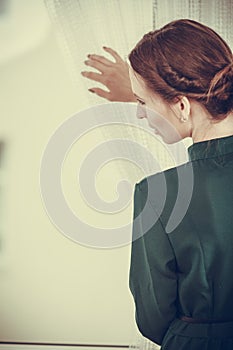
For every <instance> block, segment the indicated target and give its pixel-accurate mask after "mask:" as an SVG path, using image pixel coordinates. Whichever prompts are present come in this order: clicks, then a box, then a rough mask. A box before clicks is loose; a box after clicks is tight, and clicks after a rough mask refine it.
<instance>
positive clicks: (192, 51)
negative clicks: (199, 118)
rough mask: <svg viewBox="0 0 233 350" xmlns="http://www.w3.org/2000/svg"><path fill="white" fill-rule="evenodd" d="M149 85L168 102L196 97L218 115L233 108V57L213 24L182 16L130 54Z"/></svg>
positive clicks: (214, 116) (219, 116)
mask: <svg viewBox="0 0 233 350" xmlns="http://www.w3.org/2000/svg"><path fill="white" fill-rule="evenodd" d="M128 57H129V61H130V64H131V66H132V68H133V69H134V71H135V72H137V73H138V74H139V75H140V76H141V77H142V78H143V80H144V82H145V84H146V86H147V87H148V88H149V89H150V90H152V91H153V92H155V93H158V94H159V95H160V96H161V97H162V98H163V99H164V100H166V101H167V102H174V101H176V100H177V98H179V97H180V96H182V95H183V96H187V97H188V98H190V99H193V100H196V101H198V102H200V103H202V105H204V107H205V108H206V109H207V111H208V112H209V113H210V114H211V116H212V118H214V119H224V118H225V117H226V116H227V115H228V114H229V112H231V111H232V110H233V56H232V52H231V49H230V48H229V46H228V45H227V43H226V42H225V41H224V40H223V39H222V38H221V37H220V36H219V35H218V34H217V33H216V32H215V31H214V30H212V29H211V28H209V27H207V26H205V25H203V24H201V23H199V22H196V21H193V20H190V19H180V20H175V21H172V22H170V23H168V24H166V25H165V26H164V27H162V28H161V29H158V30H155V31H150V32H149V33H147V34H145V35H144V36H143V38H142V39H141V40H140V41H139V42H138V43H137V45H136V46H135V48H134V49H133V50H132V51H131V52H130V54H129V56H128Z"/></svg>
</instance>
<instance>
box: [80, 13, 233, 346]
mask: <svg viewBox="0 0 233 350" xmlns="http://www.w3.org/2000/svg"><path fill="white" fill-rule="evenodd" d="M114 55H115V57H117V56H116V53H114ZM117 59H118V60H119V57H117ZM101 60H102V61H101ZM97 61H98V62H99V63H100V62H101V64H102V66H101V67H100V66H99V68H100V69H99V70H100V71H102V72H103V71H104V69H103V66H104V61H103V57H98V56H95V57H94V59H93V60H92V62H89V63H90V65H92V66H95V65H96V63H97ZM107 61H108V60H107ZM107 61H105V63H106V62H107ZM129 61H130V65H131V66H130V67H129V76H130V81H131V86H132V91H133V93H134V96H136V98H137V99H138V101H139V103H140V104H142V105H143V106H142V108H144V114H143V115H142V117H146V118H148V122H149V124H150V126H151V127H152V128H155V129H156V130H157V131H156V132H158V133H159V134H160V135H161V137H162V138H163V140H164V141H165V142H167V143H174V142H177V141H179V140H180V139H183V138H186V137H191V138H192V139H193V144H192V145H191V146H190V147H189V148H188V154H189V162H188V163H186V164H183V165H181V166H179V167H174V168H171V169H168V170H166V171H164V172H160V173H157V174H154V175H151V176H149V177H147V178H144V179H143V180H142V181H140V183H137V184H136V186H135V191H134V222H133V241H132V248H131V264H130V276H129V278H130V279H129V285H130V290H131V292H132V295H133V297H134V301H135V307H136V312H135V318H136V323H137V325H138V328H139V330H140V332H141V333H142V334H143V335H144V336H145V337H147V338H148V339H150V340H152V341H153V342H155V343H157V344H159V345H161V349H162V350H178V349H179V350H184V349H188V350H197V349H198V350H215V349H224V350H230V349H231V350H232V349H233V297H232V296H233V278H232V270H233V57H232V52H231V50H230V48H229V47H228V45H227V44H226V43H225V41H224V40H223V39H222V38H221V37H220V36H219V35H218V34H217V33H216V32H214V31H213V30H212V29H210V28H209V27H207V26H205V25H203V24H200V23H198V22H196V21H192V20H186V19H182V20H176V21H173V22H171V23H168V24H167V25H165V26H164V27H162V28H161V29H158V30H155V31H153V32H149V33H147V34H145V35H144V36H143V38H142V39H141V40H140V41H139V43H138V44H137V45H136V47H135V48H134V49H133V50H132V51H131V53H130V54H129ZM119 62H120V61H119ZM116 63H117V62H116ZM97 65H98V64H97ZM109 67H110V65H109ZM121 67H123V64H122V65H121ZM97 69H98V67H97ZM109 71H110V68H109V70H108V72H109ZM86 76H87V75H86ZM87 77H88V76H87ZM89 78H91V77H90V76H89ZM95 78H96V77H95ZM102 78H103V79H104V78H106V75H105V74H103V73H102V76H101V79H102ZM95 80H97V79H95ZM109 81H110V80H108V82H109ZM102 82H103V80H102ZM124 86H126V85H124ZM116 90H117V89H116ZM93 91H95V90H93ZM95 92H97V91H95ZM98 93H99V91H98ZM110 93H111V91H110ZM118 93H119V92H118ZM105 97H107V96H105ZM111 100H113V98H111ZM118 100H119V98H118ZM132 100H133V99H132ZM147 107H148V108H149V109H147ZM149 110H154V111H156V112H159V114H160V115H162V116H163V118H164V119H163V120H162V121H161V120H160V122H158V119H157V117H156V115H157V114H155V115H153V114H152V113H149V112H148V111H149ZM168 126H169V127H168ZM170 126H172V128H170ZM170 130H174V131H175V132H173V133H172V132H170ZM177 135H178V137H177ZM189 166H191V167H192V170H193V176H194V178H193V179H194V182H193V189H192V196H191V200H190V202H189V203H188V205H187V208H186V213H185V215H184V217H183V219H182V220H181V221H180V222H179V223H176V225H174V227H173V228H172V229H171V230H170V231H169V232H168V231H167V230H166V228H167V224H168V222H169V218H170V216H171V213H172V210H173V207H174V206H175V203H176V199H177V195H178V191H179V186H180V184H179V182H178V177H177V173H178V170H179V171H180V170H181V171H185V170H186V169H187V168H188V167H189ZM164 178H165V180H166V185H167V196H166V200H165V204H164V206H163V207H162V210H161V212H159V209H161V208H160V207H161V206H160V201H161V198H160V197H159V195H158V194H157V196H156V189H158V188H159V186H160V184H161V181H162V179H164ZM148 185H150V191H151V189H152V192H153V193H152V194H151V193H150V196H149V197H150V199H149V200H148ZM188 186H189V182H188V181H187V191H188V190H189V188H188ZM158 193H159V191H158ZM153 194H154V196H153ZM184 200H185V198H184ZM145 205H146V208H147V209H146V210H143V208H144V206H145ZM153 216H154V218H155V219H153V220H154V223H153V225H152V226H151V227H150V228H148V220H149V219H150V218H151V217H153ZM139 232H140V234H138V233H139ZM138 235H139V237H138Z"/></svg>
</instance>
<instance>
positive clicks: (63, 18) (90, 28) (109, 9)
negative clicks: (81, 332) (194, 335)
mask: <svg viewBox="0 0 233 350" xmlns="http://www.w3.org/2000/svg"><path fill="white" fill-rule="evenodd" d="M45 4H46V6H47V9H48V12H49V15H50V18H51V20H52V22H53V24H54V28H55V32H56V34H57V37H58V40H59V44H60V47H61V50H62V52H63V53H64V58H65V61H66V63H67V67H68V68H69V71H70V73H71V76H72V79H73V81H74V83H75V84H76V86H77V98H79V97H80V98H82V99H83V100H85V103H86V106H87V107H90V106H94V105H96V104H102V103H109V102H108V101H105V100H103V99H100V98H99V97H98V96H95V95H94V94H91V93H89V92H88V91H87V89H88V88H90V87H92V86H99V87H102V88H103V86H102V85H101V84H98V83H96V82H95V83H94V84H93V82H91V81H89V80H87V79H85V78H83V77H82V76H81V74H80V72H81V71H82V70H84V69H86V67H85V65H84V63H83V62H84V60H85V59H86V55H87V54H88V53H96V54H101V55H105V56H106V57H108V58H109V59H112V57H111V56H110V55H109V56H108V54H107V53H106V52H105V51H104V50H103V49H102V46H103V45H105V46H109V47H112V48H113V49H115V50H116V51H117V52H118V53H119V54H120V55H121V56H122V57H123V58H125V59H126V57H127V55H128V53H129V52H130V50H131V49H132V48H133V46H134V45H135V44H136V43H137V42H138V41H139V39H141V37H142V36H143V34H144V33H146V32H148V31H150V30H152V29H155V28H159V27H161V26H162V25H164V24H166V23H167V22H169V21H171V20H174V19H178V18H190V19H194V20H197V21H200V22H202V23H204V24H207V25H209V26H211V27H212V28H213V29H215V30H216V31H217V32H218V33H219V34H220V35H222V36H223V38H224V39H225V40H226V41H227V43H228V44H229V45H230V46H231V47H232V46H233V31H232V25H233V20H232V18H233V2H232V1H231V0H220V1H219V0H212V1H209V0H126V1H125V0H45ZM194 55H195V52H194ZM187 64H188V62H187ZM89 70H92V69H91V68H89ZM94 71H95V70H94ZM115 106H116V107H113V108H116V110H115V112H116V114H118V116H119V118H120V120H121V121H122V124H121V125H115V126H114V127H113V126H112V125H110V126H109V127H107V128H104V129H103V130H102V132H103V137H106V138H109V137H110V138H112V139H114V138H120V139H122V140H123V139H127V138H129V137H131V138H132V137H133V139H134V140H135V141H136V143H138V144H140V145H141V146H143V147H144V148H143V149H142V150H138V149H137V151H135V148H134V144H132V143H130V144H122V145H123V147H129V154H131V156H132V160H133V161H135V162H136V163H137V159H139V158H140V157H143V158H144V159H145V164H146V165H145V166H144V169H143V174H142V171H141V170H138V169H137V167H135V168H134V169H133V170H132V168H131V167H128V166H127V164H126V163H124V164H122V165H119V168H118V170H119V171H121V172H122V174H123V175H124V176H126V177H127V178H128V179H129V180H131V181H132V182H135V180H136V181H137V180H139V179H140V177H144V176H146V175H149V174H150V173H153V172H155V171H156V170H157V168H156V166H155V164H153V162H151V153H152V154H153V152H154V154H155V158H156V159H158V161H159V163H160V165H161V166H162V168H163V169H165V168H169V167H170V166H173V165H174V158H173V159H172V157H171V154H169V150H172V151H173V152H176V154H177V157H176V164H175V165H178V164H179V163H182V162H183V161H184V160H185V159H184V154H182V155H181V156H180V154H181V153H182V150H183V148H182V147H183V146H184V145H186V146H188V145H189V144H191V140H190V139H187V140H185V141H184V143H183V142H181V143H178V144H175V145H171V146H170V145H169V146H166V147H164V146H163V145H162V144H161V141H159V140H158V139H156V137H152V136H151V133H150V132H149V128H148V129H147V125H146V123H145V122H144V121H141V120H138V119H137V118H136V117H135V118H132V115H127V113H123V112H122V110H119V109H118V110H117V108H119V107H117V104H116V105H115ZM127 122H129V123H130V126H127V127H126V124H127ZM122 126H123V128H122ZM140 127H142V128H140ZM147 130H148V132H147ZM181 144H182V145H183V146H182V145H181ZM113 147H114V146H113ZM116 147H119V143H117V145H116ZM180 147H181V148H180ZM145 150H149V152H148V153H147V151H145ZM136 153H137V154H136ZM179 156H180V157H179ZM132 341H133V343H134V345H132V347H137V348H141V349H152V348H157V347H156V345H155V344H153V343H152V342H150V341H149V340H146V339H145V338H143V337H142V336H140V337H139V338H137V341H135V339H134V340H133V339H132Z"/></svg>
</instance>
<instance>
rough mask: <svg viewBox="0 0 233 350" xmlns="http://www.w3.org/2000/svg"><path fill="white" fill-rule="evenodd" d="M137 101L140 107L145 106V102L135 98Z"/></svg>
mask: <svg viewBox="0 0 233 350" xmlns="http://www.w3.org/2000/svg"><path fill="white" fill-rule="evenodd" d="M137 101H138V102H139V103H140V105H145V102H143V101H141V100H139V99H138V98H137Z"/></svg>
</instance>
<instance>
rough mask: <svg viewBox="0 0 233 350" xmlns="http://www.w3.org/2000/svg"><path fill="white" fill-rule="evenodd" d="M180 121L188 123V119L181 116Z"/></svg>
mask: <svg viewBox="0 0 233 350" xmlns="http://www.w3.org/2000/svg"><path fill="white" fill-rule="evenodd" d="M180 121H181V122H183V123H184V122H187V121H188V118H185V117H184V116H182V117H180Z"/></svg>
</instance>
